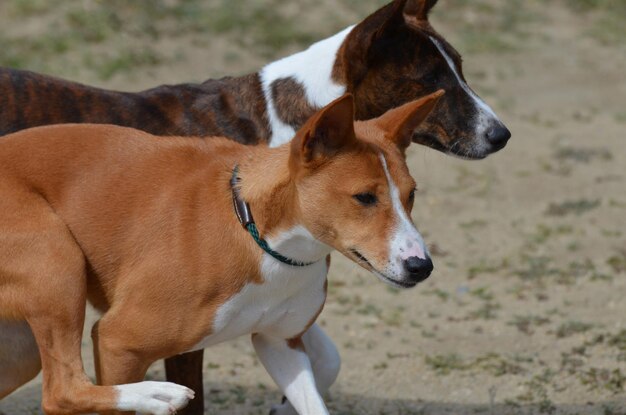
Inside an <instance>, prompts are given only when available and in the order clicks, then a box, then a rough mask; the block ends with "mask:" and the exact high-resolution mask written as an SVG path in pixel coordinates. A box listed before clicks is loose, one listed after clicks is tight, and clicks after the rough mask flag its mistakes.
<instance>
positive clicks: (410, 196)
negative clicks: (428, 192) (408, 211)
mask: <svg viewBox="0 0 626 415" xmlns="http://www.w3.org/2000/svg"><path fill="white" fill-rule="evenodd" d="M416 191H417V189H413V190H411V193H409V203H413V201H414V200H415V192H416Z"/></svg>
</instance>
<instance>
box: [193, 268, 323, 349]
mask: <svg viewBox="0 0 626 415" xmlns="http://www.w3.org/2000/svg"><path fill="white" fill-rule="evenodd" d="M261 269H262V276H263V280H264V282H263V283H262V284H248V285H246V286H245V287H244V288H243V289H242V290H241V291H240V292H239V293H237V294H236V295H234V296H233V297H231V298H230V299H229V300H228V301H226V302H225V303H224V304H223V305H222V306H220V307H219V308H218V310H217V313H216V314H215V318H214V319H213V327H212V330H211V332H212V333H211V334H210V335H209V336H207V337H206V338H205V339H203V340H202V341H201V342H200V344H198V345H197V346H196V347H195V348H194V350H197V349H202V348H205V347H208V346H212V345H214V344H217V343H221V342H223V341H226V340H230V339H233V338H236V337H239V336H242V335H246V334H252V333H263V334H267V335H270V336H275V337H278V338H285V339H290V338H293V337H294V336H297V335H299V334H300V333H302V332H303V331H304V330H305V329H306V328H307V326H308V325H309V324H310V323H311V321H312V320H313V318H315V316H317V314H318V313H319V311H320V309H321V308H322V306H323V305H324V301H325V300H326V275H327V272H328V266H327V264H326V261H319V262H318V263H316V264H313V265H311V266H308V267H292V266H289V265H284V264H281V263H278V262H277V261H275V260H274V259H272V258H269V257H268V258H264V261H263V265H262V267H261Z"/></svg>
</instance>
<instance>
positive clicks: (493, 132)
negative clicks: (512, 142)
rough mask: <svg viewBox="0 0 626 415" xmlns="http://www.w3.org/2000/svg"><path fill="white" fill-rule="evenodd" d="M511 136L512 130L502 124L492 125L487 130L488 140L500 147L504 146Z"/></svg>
mask: <svg viewBox="0 0 626 415" xmlns="http://www.w3.org/2000/svg"><path fill="white" fill-rule="evenodd" d="M509 138H511V132H510V131H509V129H508V128H506V127H505V126H504V125H502V124H498V125H496V126H494V127H491V128H490V129H489V130H488V131H487V141H489V142H490V143H491V144H492V145H494V146H495V147H498V148H501V147H504V146H505V145H506V143H507V142H508V141H509Z"/></svg>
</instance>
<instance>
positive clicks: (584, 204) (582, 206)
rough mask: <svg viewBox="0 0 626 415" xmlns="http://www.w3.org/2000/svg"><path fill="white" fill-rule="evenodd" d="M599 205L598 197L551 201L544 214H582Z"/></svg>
mask: <svg viewBox="0 0 626 415" xmlns="http://www.w3.org/2000/svg"><path fill="white" fill-rule="evenodd" d="M600 205H601V202H600V200H599V199H596V200H589V199H580V200H570V201H565V202H562V203H551V204H550V206H549V207H548V210H547V211H546V215H549V216H566V215H571V214H575V215H582V214H583V213H587V212H589V211H591V210H594V209H596V208H598V207H599V206H600Z"/></svg>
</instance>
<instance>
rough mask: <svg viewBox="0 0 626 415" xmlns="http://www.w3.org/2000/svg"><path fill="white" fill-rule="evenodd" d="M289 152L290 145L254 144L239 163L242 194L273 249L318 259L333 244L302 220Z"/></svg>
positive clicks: (299, 257) (293, 256)
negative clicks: (249, 153) (316, 233)
mask: <svg viewBox="0 0 626 415" xmlns="http://www.w3.org/2000/svg"><path fill="white" fill-rule="evenodd" d="M289 155H290V146H289V145H283V146H280V147H279V148H268V147H265V146H256V147H254V149H253V150H252V155H251V156H249V157H246V159H245V160H244V161H242V162H241V163H240V164H239V178H240V192H241V197H242V199H243V200H245V201H246V202H247V203H248V204H249V205H250V210H251V212H252V215H253V217H254V220H255V223H256V225H257V228H258V229H259V232H260V234H261V237H263V238H265V239H266V240H267V242H268V243H269V245H270V247H271V248H272V249H273V250H275V251H277V252H279V253H280V254H281V255H283V256H286V257H288V258H290V259H292V260H296V261H299V262H303V263H310V262H317V261H320V260H322V259H324V258H325V257H326V256H327V255H328V254H329V253H330V252H331V251H332V248H330V247H329V246H327V245H325V244H324V243H322V242H320V241H319V240H317V239H316V238H315V237H314V236H313V235H312V234H311V232H310V231H309V230H308V229H306V227H305V226H304V225H303V224H302V223H301V221H300V217H301V214H300V209H299V207H298V199H297V197H298V196H297V189H296V185H295V183H294V181H293V178H292V175H291V173H290V168H289ZM233 214H234V213H233Z"/></svg>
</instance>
